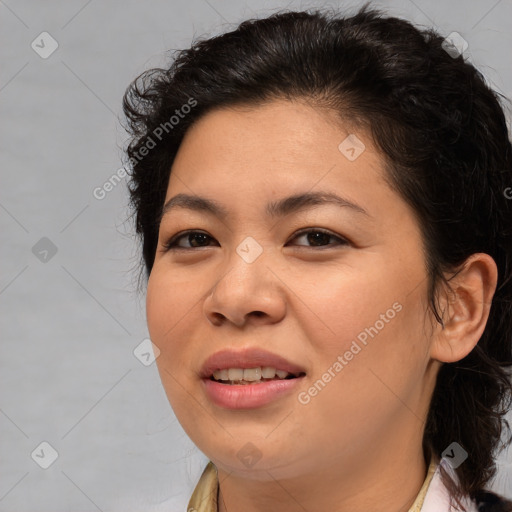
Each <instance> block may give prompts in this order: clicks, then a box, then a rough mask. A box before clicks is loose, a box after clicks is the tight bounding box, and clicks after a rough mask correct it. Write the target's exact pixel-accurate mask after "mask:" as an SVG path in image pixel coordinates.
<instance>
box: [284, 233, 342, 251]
mask: <svg viewBox="0 0 512 512" xmlns="http://www.w3.org/2000/svg"><path fill="white" fill-rule="evenodd" d="M301 237H305V239H306V240H307V242H308V243H309V244H311V245H310V247H326V246H329V245H348V244H349V242H348V241H347V240H345V239H344V238H341V237H339V236H337V235H334V234H333V233H331V232H330V231H325V230H323V229H306V230H302V231H299V232H298V233H296V234H295V235H294V237H293V239H292V240H295V239H296V238H301ZM329 239H334V240H335V241H336V242H335V243H334V244H333V243H329ZM299 245H301V244H299ZM306 247H307V246H306Z"/></svg>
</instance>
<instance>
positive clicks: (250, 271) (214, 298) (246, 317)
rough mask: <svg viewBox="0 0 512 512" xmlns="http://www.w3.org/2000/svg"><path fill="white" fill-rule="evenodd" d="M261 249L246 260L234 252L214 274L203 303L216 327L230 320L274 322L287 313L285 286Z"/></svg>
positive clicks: (239, 325) (238, 324)
mask: <svg viewBox="0 0 512 512" xmlns="http://www.w3.org/2000/svg"><path fill="white" fill-rule="evenodd" d="M267 263H268V262H267V259H266V258H265V253H264V252H263V253H262V254H261V255H260V256H259V257H258V258H257V259H256V260H255V261H253V262H251V263H248V262H247V261H245V260H244V259H243V258H241V257H240V256H239V255H238V254H237V253H236V252H235V251H234V252H233V254H232V257H231V258H230V259H229V262H228V265H226V266H223V267H222V271H221V272H219V273H220V276H219V275H216V276H214V279H215V281H216V282H215V284H214V285H213V287H212V290H211V292H210V293H209V295H208V296H207V297H206V299H205V301H204V303H203V311H204V314H205V315H206V317H207V318H208V320H209V321H210V322H211V323H212V324H213V325H216V326H220V325H223V324H226V323H231V324H233V325H235V326H237V327H239V328H241V327H244V326H245V325H246V324H248V323H253V324H255V325H263V324H273V323H277V322H279V321H281V320H282V319H283V317H284V315H285V313H286V299H285V291H284V285H283V283H282V281H281V280H280V279H279V272H276V269H272V268H271V266H268V265H267Z"/></svg>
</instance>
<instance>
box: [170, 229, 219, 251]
mask: <svg viewBox="0 0 512 512" xmlns="http://www.w3.org/2000/svg"><path fill="white" fill-rule="evenodd" d="M181 240H184V241H188V243H189V244H191V245H190V246H183V245H179V242H180V241H181ZM209 240H213V238H212V237H211V236H210V235H207V234H206V233H203V232H202V231H185V232H184V233H178V234H177V235H174V236H173V237H172V238H171V239H170V240H168V241H167V242H165V243H164V244H163V247H164V251H166V252H167V251H170V250H181V249H184V250H190V249H194V248H196V247H207V245H203V244H205V243H206V242H208V241H209Z"/></svg>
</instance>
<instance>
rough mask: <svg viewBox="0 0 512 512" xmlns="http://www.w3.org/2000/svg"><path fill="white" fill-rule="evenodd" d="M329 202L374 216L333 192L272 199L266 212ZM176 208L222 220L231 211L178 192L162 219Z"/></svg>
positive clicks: (278, 214)
mask: <svg viewBox="0 0 512 512" xmlns="http://www.w3.org/2000/svg"><path fill="white" fill-rule="evenodd" d="M328 204H334V205H337V206H339V207H342V208H350V209H351V210H352V211H354V212H356V213H359V214H361V215H365V216H367V217H369V218H372V216H371V215H370V214H369V213H368V212H367V211H366V210H365V209H364V208H363V207H362V206H359V205H358V204H356V203H353V202H352V201H349V200H348V199H346V198H343V197H340V196H338V195H337V194H334V193H332V192H304V193H302V194H295V195H292V196H289V197H285V198H283V199H279V200H278V201H271V202H270V203H268V204H267V207H266V214H267V216H269V217H271V218H275V217H284V216H286V215H289V214H290V213H294V212H297V211H300V210H304V209H308V208H312V207H314V206H320V205H328ZM176 208H185V209H188V210H193V211H197V212H205V213H209V214H211V215H214V216H216V217H218V218H220V219H222V220H225V219H226V218H227V217H228V216H229V211H228V210H227V209H226V208H225V207H224V206H222V205H221V204H220V203H218V202H217V201H215V200H213V199H207V198H205V197H201V196H197V195H190V194H177V195H175V196H174V197H172V198H171V199H169V200H168V201H167V202H166V203H165V205H164V207H163V208H162V213H161V216H160V220H162V218H163V217H164V216H165V215H166V214H168V213H169V212H171V211H172V210H175V209H176Z"/></svg>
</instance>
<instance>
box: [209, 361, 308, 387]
mask: <svg viewBox="0 0 512 512" xmlns="http://www.w3.org/2000/svg"><path fill="white" fill-rule="evenodd" d="M305 375H306V373H305V372H297V373H291V372H287V371H286V370H281V369H277V368H274V367H272V366H263V367H262V366H257V367H254V368H223V369H220V368H219V369H217V370H215V371H214V372H213V374H212V375H210V377H209V380H212V381H214V382H218V383H220V384H227V385H231V386H232V385H242V386H247V385H254V384H260V383H262V382H269V381H273V380H290V379H297V378H299V377H303V376H305Z"/></svg>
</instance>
